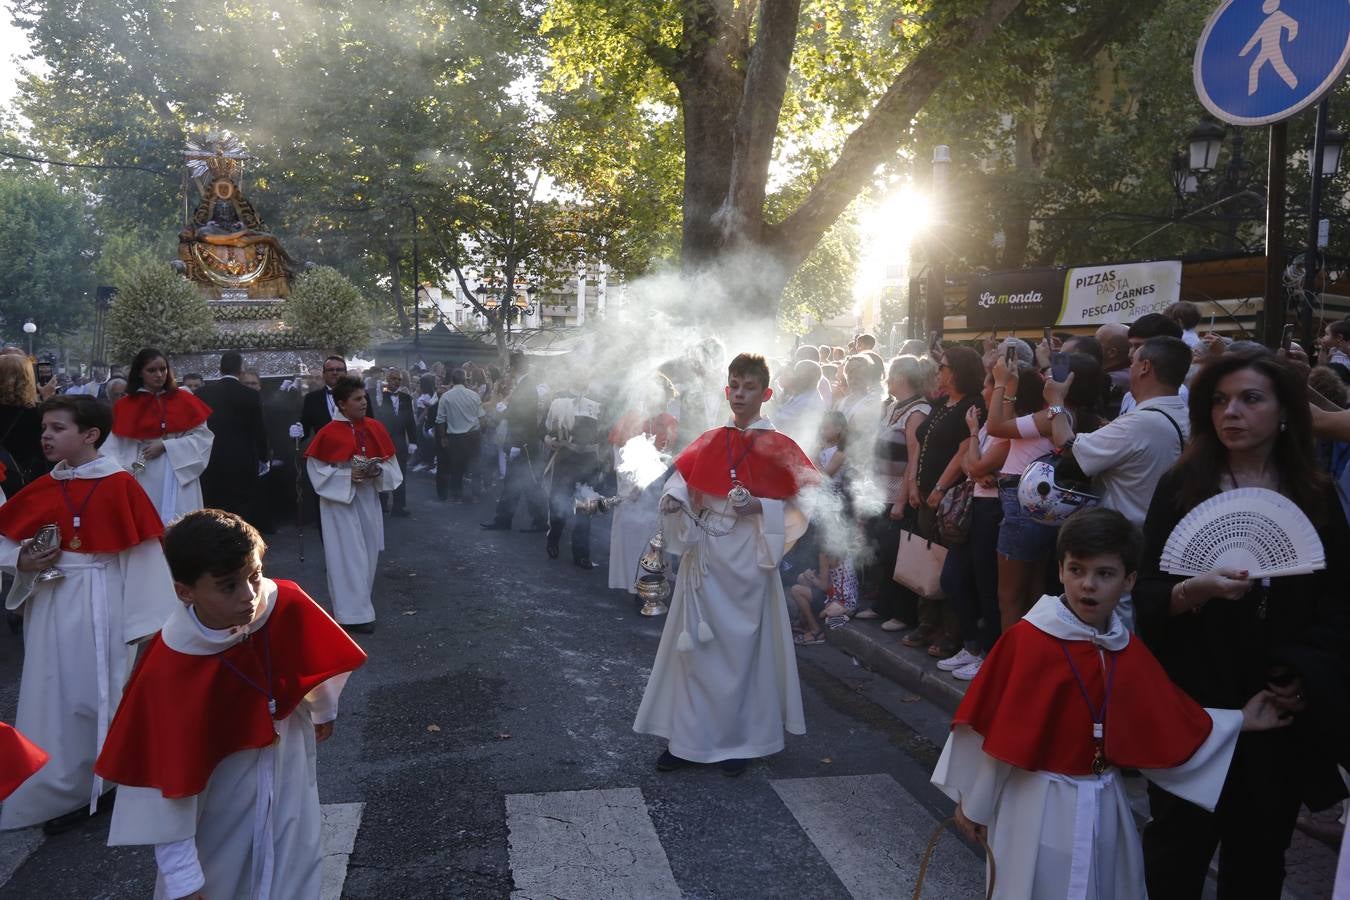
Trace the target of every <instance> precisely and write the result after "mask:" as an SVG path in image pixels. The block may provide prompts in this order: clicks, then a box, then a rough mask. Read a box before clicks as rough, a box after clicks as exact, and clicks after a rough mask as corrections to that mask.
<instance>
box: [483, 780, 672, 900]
mask: <svg viewBox="0 0 1350 900" xmlns="http://www.w3.org/2000/svg"><path fill="white" fill-rule="evenodd" d="M506 826H507V829H508V839H507V841H508V850H509V854H510V860H511V874H512V877H513V878H514V879H515V890H514V891H512V892H511V898H512V900H536V898H545V897H586V898H588V900H628V898H631V897H642V898H644V900H662V898H672V900H675V898H679V897H680V896H681V894H680V889H679V886H678V885H677V884H676V883H675V876H674V874H672V873H671V871H670V861H669V860H668V859H667V858H666V851H665V850H664V848H662V846H661V841H660V839H659V838H658V837H657V836H656V828H655V826H653V825H652V819H651V816H650V815H649V814H648V813H647V804H646V803H645V802H644V801H643V799H642V791H640V790H639V789H637V788H610V789H607V790H599V791H561V792H557V793H548V794H507V795H506Z"/></svg>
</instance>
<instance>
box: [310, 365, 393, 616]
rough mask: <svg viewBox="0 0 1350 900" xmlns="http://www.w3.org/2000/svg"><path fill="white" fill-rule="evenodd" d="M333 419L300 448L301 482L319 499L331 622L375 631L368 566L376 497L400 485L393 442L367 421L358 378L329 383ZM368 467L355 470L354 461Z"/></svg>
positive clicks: (377, 543) (377, 544) (380, 534)
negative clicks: (303, 471)
mask: <svg viewBox="0 0 1350 900" xmlns="http://www.w3.org/2000/svg"><path fill="white" fill-rule="evenodd" d="M333 401H334V402H335V403H336V404H337V413H336V415H334V416H333V421H331V422H329V423H328V424H327V425H325V426H323V428H320V429H319V433H318V434H316V435H314V440H312V441H310V442H309V447H307V448H306V449H305V457H306V458H305V467H306V471H307V472H309V483H310V484H312V485H313V486H314V493H316V494H318V495H319V521H320V522H321V524H322V525H323V538H324V540H323V558H324V563H325V568H326V569H327V571H328V599H329V600H330V601H331V602H332V604H333V618H334V619H337V620H338V622H339V623H341V625H342V626H343V627H344V628H346V629H348V630H349V631H354V632H357V633H359V634H369V633H370V632H372V631H374V630H375V604H374V603H373V602H372V600H371V590H372V589H373V588H374V586H375V565H376V563H378V562H379V558H380V551H381V550H383V549H384V515H383V514H382V512H381V511H380V494H382V493H384V492H387V491H392V490H394V488H396V487H398V486H399V485H400V484H402V483H403V471H402V470H401V469H399V467H398V457H397V456H396V455H395V453H394V442H393V441H392V440H390V438H389V432H387V431H385V430H384V426H383V425H381V424H380V423H379V422H377V421H375V420H374V419H372V418H370V417H369V416H368V415H367V414H366V413H367V412H368V407H369V400H368V398H367V397H366V389H365V388H364V387H363V386H362V384H361V379H359V378H352V377H350V376H346V375H344V376H343V377H341V378H339V379H338V380H337V383H336V384H335V385H333ZM361 458H364V459H365V460H367V461H368V466H369V467H368V468H367V465H361V464H359V459H361Z"/></svg>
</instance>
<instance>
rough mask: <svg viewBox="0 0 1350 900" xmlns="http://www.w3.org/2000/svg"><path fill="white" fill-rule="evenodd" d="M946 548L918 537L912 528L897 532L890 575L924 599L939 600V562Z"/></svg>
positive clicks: (942, 560)
mask: <svg viewBox="0 0 1350 900" xmlns="http://www.w3.org/2000/svg"><path fill="white" fill-rule="evenodd" d="M946 561H947V548H946V547H944V546H942V545H941V544H938V543H934V542H933V541H930V540H928V539H927V538H923V537H920V536H919V535H917V534H915V533H914V532H912V531H904V530H902V531H901V532H900V549H899V551H898V552H897V553H896V554H895V572H894V574H893V575H892V576H891V577H892V578H893V579H894V580H895V582H896V583H897V584H902V585H904V586H905V587H907V588H909V589H910V590H911V591H913V592H914V593H916V594H918V595H919V596H920V597H923V598H924V599H926V600H941V599H943V597H944V596H945V595H944V594H943V593H942V566H943V564H944V563H946Z"/></svg>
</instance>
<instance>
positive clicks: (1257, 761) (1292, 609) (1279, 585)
mask: <svg viewBox="0 0 1350 900" xmlns="http://www.w3.org/2000/svg"><path fill="white" fill-rule="evenodd" d="M1190 417H1191V440H1190V443H1189V444H1188V446H1187V447H1186V450H1185V452H1184V453H1183V454H1182V456H1181V459H1180V460H1179V461H1178V462H1177V464H1176V466H1175V467H1174V468H1173V469H1172V470H1171V471H1170V472H1168V473H1167V474H1166V475H1164V476H1163V478H1162V480H1161V481H1160V482H1159V483H1158V487H1157V490H1156V492H1155V493H1154V495H1153V502H1152V504H1151V505H1150V507H1149V511H1148V518H1147V520H1146V521H1145V523H1144V547H1145V549H1144V560H1143V565H1142V566H1141V568H1140V575H1139V581H1138V584H1137V586H1136V587H1135V592H1134V599H1135V604H1136V609H1137V611H1138V624H1139V633H1140V635H1141V636H1142V637H1143V638H1144V640H1145V642H1146V643H1147V644H1148V645H1149V648H1150V649H1151V650H1152V651H1153V653H1154V655H1156V656H1157V658H1158V660H1159V661H1160V662H1161V663H1162V664H1163V666H1164V667H1165V668H1166V670H1167V673H1168V675H1170V676H1171V678H1172V680H1173V681H1175V682H1176V683H1177V684H1178V685H1180V686H1181V687H1182V688H1183V689H1184V690H1185V691H1186V692H1187V693H1188V694H1190V695H1191V697H1193V698H1194V699H1195V700H1196V701H1198V702H1199V703H1201V704H1202V705H1204V706H1211V707H1223V706H1229V707H1237V706H1240V705H1241V704H1242V702H1243V701H1244V698H1245V697H1248V696H1250V695H1251V694H1252V693H1253V692H1254V691H1257V690H1261V689H1262V688H1263V687H1269V689H1270V690H1271V691H1273V692H1275V694H1276V695H1277V700H1278V703H1279V705H1280V706H1281V708H1282V711H1283V712H1284V714H1285V715H1287V716H1292V717H1293V720H1294V722H1293V725H1292V726H1291V727H1289V728H1284V729H1279V730H1276V731H1271V732H1264V733H1259V734H1257V733H1252V734H1243V735H1242V736H1241V737H1240V738H1239V739H1238V742H1237V749H1236V751H1235V753H1234V755H1233V761H1232V765H1231V768H1230V769H1229V773H1228V778H1227V781H1226V782H1225V784H1224V788H1223V793H1222V796H1221V798H1220V800H1219V804H1218V806H1217V808H1216V809H1215V811H1214V812H1213V813H1210V812H1207V811H1205V810H1203V809H1201V808H1200V807H1198V806H1195V805H1194V804H1191V803H1189V802H1187V801H1185V800H1182V799H1180V798H1178V797H1175V796H1173V795H1172V794H1169V793H1167V792H1166V791H1164V790H1162V789H1161V788H1158V787H1156V786H1153V785H1150V786H1149V804H1150V808H1151V813H1152V817H1153V819H1152V822H1151V823H1150V824H1149V825H1148V826H1147V827H1146V828H1145V830H1144V859H1145V869H1146V873H1147V880H1148V893H1149V896H1150V897H1153V898H1154V900H1158V898H1170V897H1178V898H1180V897H1185V898H1198V897H1199V896H1200V895H1201V892H1202V890H1203V886H1204V882H1205V877H1206V874H1207V872H1208V868H1209V863H1210V860H1211V859H1212V857H1213V855H1214V850H1215V848H1216V847H1218V848H1219V879H1218V881H1219V885H1218V890H1219V897H1220V898H1225V897H1239V896H1241V897H1244V898H1257V900H1259V898H1278V897H1279V896H1280V892H1281V888H1282V884H1283V881H1284V852H1285V849H1286V848H1287V847H1288V846H1289V841H1290V837H1291V835H1292V833H1293V829H1294V821H1295V818H1296V817H1297V815H1298V811H1299V806H1300V804H1305V803H1306V804H1307V805H1308V806H1309V807H1310V808H1312V809H1323V808H1326V807H1327V806H1330V805H1331V804H1332V803H1335V802H1336V801H1337V800H1339V799H1341V798H1342V797H1344V796H1345V795H1346V790H1345V785H1344V783H1343V782H1342V781H1341V779H1340V777H1339V775H1338V774H1337V771H1336V765H1337V763H1342V764H1344V763H1346V762H1347V760H1350V752H1348V751H1350V708H1347V699H1346V692H1347V649H1348V648H1350V595H1347V592H1346V584H1347V579H1350V528H1347V525H1346V520H1345V517H1344V516H1343V515H1342V514H1341V511H1340V509H1339V508H1338V507H1337V504H1336V501H1335V494H1334V492H1333V491H1332V489H1331V484H1330V482H1329V481H1328V479H1327V478H1326V476H1325V475H1324V474H1322V473H1321V472H1320V471H1319V470H1318V468H1317V465H1316V463H1315V461H1314V458H1313V436H1312V427H1311V422H1310V418H1309V417H1310V413H1309V410H1308V398H1307V391H1306V388H1305V385H1304V382H1303V380H1302V379H1301V378H1300V377H1299V375H1298V374H1297V373H1295V372H1294V370H1293V369H1291V368H1288V367H1287V366H1286V365H1285V364H1283V363H1282V362H1281V361H1279V360H1277V359H1276V358H1275V356H1273V355H1272V354H1270V353H1269V352H1266V351H1260V352H1255V353H1249V354H1232V353H1230V354H1225V355H1224V356H1222V357H1220V358H1218V359H1216V360H1214V361H1213V362H1211V363H1210V364H1209V365H1207V366H1206V367H1205V368H1204V369H1203V370H1201V372H1200V373H1199V375H1197V377H1196V379H1195V381H1194V382H1193V383H1192V385H1191V392H1190ZM1240 488H1264V489H1266V490H1270V491H1275V492H1277V493H1279V494H1280V495H1282V496H1284V497H1286V498H1288V500H1290V501H1292V502H1293V503H1294V504H1295V505H1296V506H1297V507H1298V508H1299V509H1300V510H1301V511H1302V512H1303V513H1304V514H1305V515H1306V516H1307V517H1308V519H1309V520H1310V521H1311V522H1312V524H1313V526H1314V527H1315V529H1316V531H1317V535H1318V537H1319V538H1320V539H1321V541H1322V545H1323V550H1324V553H1325V558H1326V560H1327V568H1325V569H1323V570H1321V571H1318V572H1315V573H1313V574H1310V575H1296V576H1287V577H1275V578H1266V579H1260V580H1249V578H1248V573H1247V572H1245V571H1234V570H1219V571H1214V572H1210V573H1208V574H1204V575H1201V576H1199V577H1192V578H1182V577H1178V576H1174V575H1170V574H1168V573H1166V572H1163V571H1162V570H1161V567H1160V561H1161V557H1162V553H1163V548H1164V546H1165V545H1166V544H1167V541H1168V538H1169V536H1170V535H1171V534H1172V531H1173V529H1174V528H1176V526H1177V524H1178V523H1179V522H1180V521H1181V519H1182V518H1183V517H1184V516H1185V515H1186V514H1187V513H1188V512H1190V511H1191V510H1192V509H1194V508H1195V507H1196V506H1198V505H1199V504H1201V503H1203V502H1204V501H1206V500H1208V499H1209V498H1211V497H1215V496H1218V495H1220V494H1222V493H1224V492H1227V491H1231V490H1236V489H1240Z"/></svg>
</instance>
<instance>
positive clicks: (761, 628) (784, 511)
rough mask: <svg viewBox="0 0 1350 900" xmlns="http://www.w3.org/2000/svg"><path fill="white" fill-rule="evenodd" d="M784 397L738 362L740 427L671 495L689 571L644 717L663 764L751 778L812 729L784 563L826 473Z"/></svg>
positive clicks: (685, 460)
mask: <svg viewBox="0 0 1350 900" xmlns="http://www.w3.org/2000/svg"><path fill="white" fill-rule="evenodd" d="M772 393H773V392H772V390H770V388H769V367H768V365H767V364H766V363H765V361H764V358H763V357H762V356H757V355H754V354H748V353H743V354H741V355H740V356H737V357H736V358H735V359H734V360H732V361H731V365H730V367H729V370H728V377H727V388H726V397H727V401H728V402H729V403H730V405H731V412H732V420H731V422H730V423H729V424H727V425H726V426H725V427H723V428H714V429H713V430H711V431H708V432H705V433H704V434H703V435H702V436H701V437H699V438H698V439H697V440H695V441H694V442H693V443H692V444H690V445H689V446H688V447H687V448H685V450H684V451H683V452H682V453H681V454H680V456H679V457H678V458H677V459H676V461H675V468H676V471H675V473H674V474H672V475H671V476H670V478H669V480H667V482H666V485H665V493H664V495H663V496H662V498H661V509H662V512H663V514H664V526H663V527H664V530H665V541H666V548H667V549H668V550H670V551H671V552H673V553H679V554H681V557H680V571H679V574H678V576H677V578H676V580H675V590H674V594H673V596H672V599H671V604H670V614H669V616H668V617H667V619H666V624H665V629H664V631H663V632H662V634H661V645H660V647H659V648H658V649H657V652H656V662H655V663H654V664H653V665H652V674H651V678H650V679H649V680H648V682H647V689H646V691H645V693H644V694H643V696H642V705H641V706H640V707H639V708H638V713H637V720H636V721H635V722H634V723H633V730H634V731H637V732H639V733H643V734H655V735H659V736H660V737H663V738H665V739H666V740H667V742H668V746H667V748H666V750H665V752H664V753H662V754H661V756H660V757H659V758H658V759H657V762H656V768H657V770H658V771H663V772H664V771H670V770H671V769H675V768H678V767H680V766H682V765H685V764H686V763H689V762H696V763H719V764H720V766H721V769H722V772H723V774H726V775H730V776H735V775H739V774H741V772H743V771H745V767H746V764H747V762H748V761H749V760H750V759H751V758H755V757H761V756H768V755H770V754H773V753H777V752H778V751H779V750H782V749H783V731H784V730H785V729H786V730H787V731H788V732H791V733H792V734H805V733H806V721H805V718H804V716H803V713H802V696H801V685H800V684H799V683H798V680H797V659H796V655H795V653H794V650H793V644H792V629H791V626H790V625H789V623H788V612H787V604H786V601H785V600H784V597H783V585H782V581H781V579H780V578H779V575H778V564H779V563H780V562H781V561H782V558H783V553H784V552H785V550H786V548H787V546H788V545H789V544H790V543H791V542H792V541H793V540H795V539H796V538H797V537H800V532H801V531H803V530H805V522H804V520H801V519H800V517H799V516H797V515H795V510H794V509H793V505H794V500H795V499H796V497H797V495H798V492H799V491H800V489H801V488H802V487H803V486H805V485H806V484H808V483H812V482H814V481H815V480H816V479H817V478H818V476H819V473H818V472H817V471H816V470H815V468H814V467H813V466H812V465H811V461H810V460H809V459H808V458H807V456H806V454H804V453H803V452H802V451H801V449H800V448H799V447H798V446H797V445H796V444H795V443H793V441H792V439H791V438H789V437H787V436H786V435H783V434H781V433H779V432H777V431H775V430H774V427H773V425H772V424H771V423H770V422H769V421H768V420H767V419H764V418H762V417H761V416H760V407H761V406H763V404H764V402H765V401H766V400H768V399H769V397H770V396H771V395H772ZM798 522H800V530H799V529H798V527H797V523H798Z"/></svg>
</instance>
